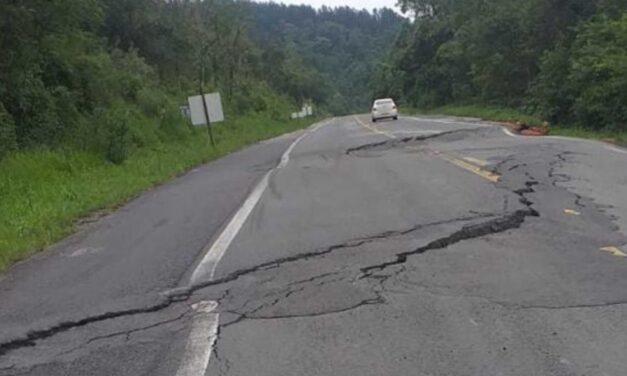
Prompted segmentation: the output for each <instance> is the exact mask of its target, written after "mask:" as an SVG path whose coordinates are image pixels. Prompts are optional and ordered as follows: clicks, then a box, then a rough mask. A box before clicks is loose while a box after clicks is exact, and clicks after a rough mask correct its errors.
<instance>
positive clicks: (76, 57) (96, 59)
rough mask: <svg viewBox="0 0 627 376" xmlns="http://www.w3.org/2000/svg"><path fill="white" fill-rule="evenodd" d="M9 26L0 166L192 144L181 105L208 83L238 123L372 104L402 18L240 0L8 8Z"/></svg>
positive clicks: (1, 43)
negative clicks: (15, 159)
mask: <svg viewBox="0 0 627 376" xmlns="http://www.w3.org/2000/svg"><path fill="white" fill-rule="evenodd" d="M0 17H1V18H0V49H1V51H2V54H1V55H0V158H1V157H2V156H3V155H6V154H7V153H10V152H11V151H13V150H27V149H32V148H41V147H47V148H59V147H63V148H71V149H76V150H85V151H89V152H93V153H96V154H98V155H100V156H102V157H103V158H104V159H106V160H107V161H110V162H113V163H122V162H123V161H124V160H126V158H128V156H129V153H132V152H133V151H134V150H137V149H139V148H142V147H145V146H149V145H155V144H159V143H162V142H170V141H172V140H177V139H182V138H185V137H186V135H188V134H189V133H190V131H189V129H187V128H186V126H185V122H184V121H183V120H182V119H181V117H180V115H179V106H180V105H183V104H185V98H186V97H187V96H188V95H191V94H196V93H198V91H199V88H200V86H201V85H202V87H203V88H204V90H205V91H220V92H221V93H222V95H223V98H224V99H225V102H226V103H225V105H226V112H227V116H228V117H230V118H237V117H242V116H246V115H248V114H263V115H264V116H265V117H266V118H267V119H268V121H270V122H271V121H273V120H274V121H276V120H284V119H285V118H286V117H287V116H289V114H290V113H291V112H292V111H294V110H296V109H298V108H300V105H301V104H302V103H303V102H305V101H313V102H314V103H315V104H316V105H317V106H318V108H319V109H320V111H322V112H329V113H332V114H343V113H348V112H350V111H353V110H357V109H358V107H360V106H361V107H365V106H367V102H368V100H369V99H370V98H369V93H368V91H367V88H368V83H369V77H370V75H371V73H372V71H373V70H374V67H375V61H376V59H378V58H379V57H381V56H382V55H381V54H380V51H381V50H382V49H384V48H385V46H386V45H390V44H391V43H392V42H393V41H394V38H395V37H396V33H397V31H398V30H399V28H400V25H401V19H402V18H401V17H400V16H399V15H398V14H397V13H395V12H393V11H391V10H381V11H375V12H373V13H370V12H367V11H357V10H353V9H350V8H346V7H345V8H336V9H330V8H323V9H321V10H315V9H313V8H311V7H308V6H289V7H288V6H284V5H277V4H271V3H270V4H268V3H264V4H258V3H250V2H246V1H235V0H205V1H191V0H172V1H164V0H55V1H49V0H7V1H3V2H1V3H0ZM373 47H376V48H377V49H374V48H373ZM366 108H367V107H366Z"/></svg>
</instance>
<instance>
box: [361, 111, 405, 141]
mask: <svg viewBox="0 0 627 376" xmlns="http://www.w3.org/2000/svg"><path fill="white" fill-rule="evenodd" d="M355 121H356V122H357V123H359V125H361V126H362V127H364V128H366V129H368V130H369V131H371V132H374V133H377V134H382V135H384V136H385V137H387V138H390V139H396V136H394V135H393V134H391V133H388V132H384V131H381V130H378V129H377V128H375V127H373V126H371V125H369V124H366V123H364V122H363V121H361V119H360V118H358V117H357V116H355Z"/></svg>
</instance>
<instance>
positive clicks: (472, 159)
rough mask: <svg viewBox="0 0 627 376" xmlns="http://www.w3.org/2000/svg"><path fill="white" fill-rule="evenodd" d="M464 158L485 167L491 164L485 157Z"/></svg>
mask: <svg viewBox="0 0 627 376" xmlns="http://www.w3.org/2000/svg"><path fill="white" fill-rule="evenodd" d="M463 159H465V160H466V161H468V162H470V163H473V164H476V165H477V166H481V167H485V166H487V165H488V164H489V163H488V161H484V160H483V159H478V158H473V157H464V158H463Z"/></svg>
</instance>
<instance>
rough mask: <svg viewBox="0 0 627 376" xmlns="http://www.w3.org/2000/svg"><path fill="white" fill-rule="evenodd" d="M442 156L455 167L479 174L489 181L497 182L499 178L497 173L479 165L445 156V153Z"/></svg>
mask: <svg viewBox="0 0 627 376" xmlns="http://www.w3.org/2000/svg"><path fill="white" fill-rule="evenodd" d="M442 158H444V159H445V160H447V161H448V162H450V163H452V164H454V165H455V166H457V167H461V168H463V169H464V170H466V171H470V172H472V173H473V174H475V175H479V176H481V177H482V178H484V179H486V180H489V181H491V182H492V183H498V181H499V179H500V178H501V177H500V176H499V175H497V174H495V173H493V172H491V171H487V170H484V169H482V168H480V167H477V166H475V165H473V164H470V163H468V162H466V161H463V160H461V159H457V158H454V157H451V156H447V155H442Z"/></svg>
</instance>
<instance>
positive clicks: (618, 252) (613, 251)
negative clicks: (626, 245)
mask: <svg viewBox="0 0 627 376" xmlns="http://www.w3.org/2000/svg"><path fill="white" fill-rule="evenodd" d="M601 251H603V252H608V253H611V254H612V255H614V256H617V257H627V253H625V252H623V251H622V250H621V249H620V248H618V247H603V248H601Z"/></svg>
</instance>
